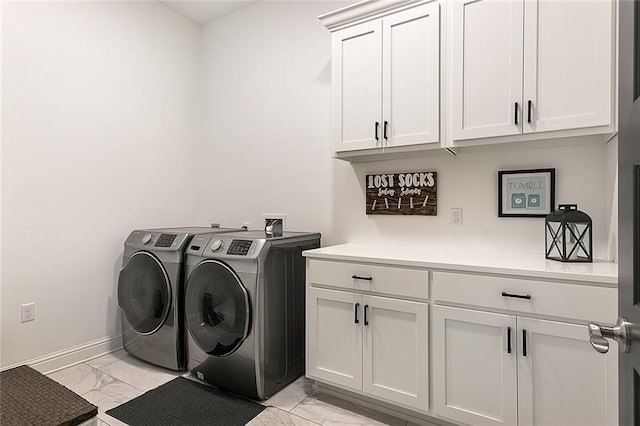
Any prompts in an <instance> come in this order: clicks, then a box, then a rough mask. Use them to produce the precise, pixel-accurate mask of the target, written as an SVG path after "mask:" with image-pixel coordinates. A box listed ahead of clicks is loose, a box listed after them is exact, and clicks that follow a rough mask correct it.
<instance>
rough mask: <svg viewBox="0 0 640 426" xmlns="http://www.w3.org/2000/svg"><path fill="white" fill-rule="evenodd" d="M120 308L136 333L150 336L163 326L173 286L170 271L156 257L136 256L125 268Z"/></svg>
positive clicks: (120, 288)
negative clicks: (170, 280)
mask: <svg viewBox="0 0 640 426" xmlns="http://www.w3.org/2000/svg"><path fill="white" fill-rule="evenodd" d="M118 305H120V309H122V313H123V314H124V316H125V318H126V319H127V321H128V322H129V324H130V325H131V327H132V328H133V329H134V330H135V331H136V332H138V333H140V334H144V335H147V334H152V333H155V332H156V331H157V330H158V329H159V328H160V327H162V325H163V324H164V322H165V321H166V319H167V316H168V315H169V308H170V307H171V284H170V282H169V277H168V276H167V271H166V270H165V269H164V267H163V266H162V263H160V261H159V260H158V259H157V258H156V257H155V256H154V255H153V254H151V253H148V252H145V251H139V252H137V253H134V254H133V256H131V257H130V258H129V261H128V262H127V264H126V265H125V266H124V268H122V270H121V271H120V276H119V278H118Z"/></svg>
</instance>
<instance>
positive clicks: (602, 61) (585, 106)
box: [523, 0, 615, 133]
mask: <svg viewBox="0 0 640 426" xmlns="http://www.w3.org/2000/svg"><path fill="white" fill-rule="evenodd" d="M614 3H615V2H613V1H605V0H602V1H567V0H525V24H524V28H525V33H524V34H525V38H524V43H525V44H524V46H525V50H524V60H525V65H524V98H523V101H524V102H525V104H524V107H525V111H524V112H525V118H526V119H525V121H524V123H525V125H524V132H525V133H527V132H540V131H548V130H561V129H574V128H579V127H590V126H601V125H608V124H610V123H611V111H612V99H613V98H612V90H613V87H612V64H613V61H612V52H613V50H612V49H613V47H612V46H613V31H612V28H613V20H612V16H613V15H612V14H613V8H614ZM529 101H531V115H530V116H529V111H528V110H529V105H528V104H529Z"/></svg>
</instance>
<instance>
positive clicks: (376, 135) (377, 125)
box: [375, 121, 380, 141]
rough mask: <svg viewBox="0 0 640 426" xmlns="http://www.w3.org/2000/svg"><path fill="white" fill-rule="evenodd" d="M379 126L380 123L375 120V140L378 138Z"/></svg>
mask: <svg viewBox="0 0 640 426" xmlns="http://www.w3.org/2000/svg"><path fill="white" fill-rule="evenodd" d="M379 127H380V123H379V122H377V121H376V128H375V138H376V140H377V141H379V140H380V137H379V136H378V128H379Z"/></svg>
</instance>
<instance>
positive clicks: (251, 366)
mask: <svg viewBox="0 0 640 426" xmlns="http://www.w3.org/2000/svg"><path fill="white" fill-rule="evenodd" d="M317 247H320V234H317V233H303V232H284V233H283V234H282V235H281V236H278V237H267V236H266V234H265V233H264V232H263V231H247V232H245V233H231V234H222V235H212V236H211V237H210V238H209V241H208V242H207V243H206V244H204V245H203V246H202V247H199V248H197V249H196V248H195V247H189V249H187V255H186V269H187V276H188V279H187V284H186V289H185V322H186V327H187V369H188V370H189V371H190V372H191V373H192V374H193V375H195V376H197V377H198V378H200V379H201V380H204V381H206V382H208V383H211V384H213V385H216V386H218V387H220V388H223V389H226V390H229V391H231V392H234V393H237V394H240V395H243V396H245V397H248V398H252V399H266V398H268V397H269V396H271V395H273V394H274V393H275V392H277V391H278V390H280V389H282V388H283V387H284V386H286V385H287V384H289V383H290V382H292V381H293V380H295V379H296V378H297V377H299V376H300V375H302V374H303V373H304V369H305V362H304V361H305V345H304V339H305V271H306V268H305V261H304V258H303V256H302V252H303V251H304V250H308V249H313V248H317Z"/></svg>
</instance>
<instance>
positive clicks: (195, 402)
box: [107, 377, 266, 426]
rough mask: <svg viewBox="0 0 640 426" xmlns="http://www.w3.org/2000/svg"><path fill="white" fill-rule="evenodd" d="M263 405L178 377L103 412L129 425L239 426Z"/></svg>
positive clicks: (261, 408)
mask: <svg viewBox="0 0 640 426" xmlns="http://www.w3.org/2000/svg"><path fill="white" fill-rule="evenodd" d="M265 408H266V407H265V406H264V405H261V404H258V403H256V402H253V401H247V400H245V399H241V398H238V397H236V396H233V395H231V394H228V393H225V392H223V391H221V390H219V389H218V388H215V387H211V386H205V385H202V384H200V383H196V382H194V381H193V380H189V379H185V378H184V377H178V378H176V379H173V380H172V381H170V382H168V383H165V384H164V385H162V386H160V387H157V388H155V389H153V390H150V391H149V392H146V393H145V394H143V395H141V396H139V397H137V398H135V399H132V400H131V401H129V402H126V403H124V404H122V405H120V406H118V407H116V408H113V409H111V410H109V411H107V414H108V415H110V416H113V417H115V418H116V419H118V420H121V421H123V422H125V423H127V424H129V425H131V426H188V425H194V426H195V425H197V426H202V425H224V426H236V425H237V426H241V425H245V424H247V423H248V422H249V421H251V419H253V418H254V417H255V416H257V415H258V414H260V413H261V412H262V410H264V409H265Z"/></svg>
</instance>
